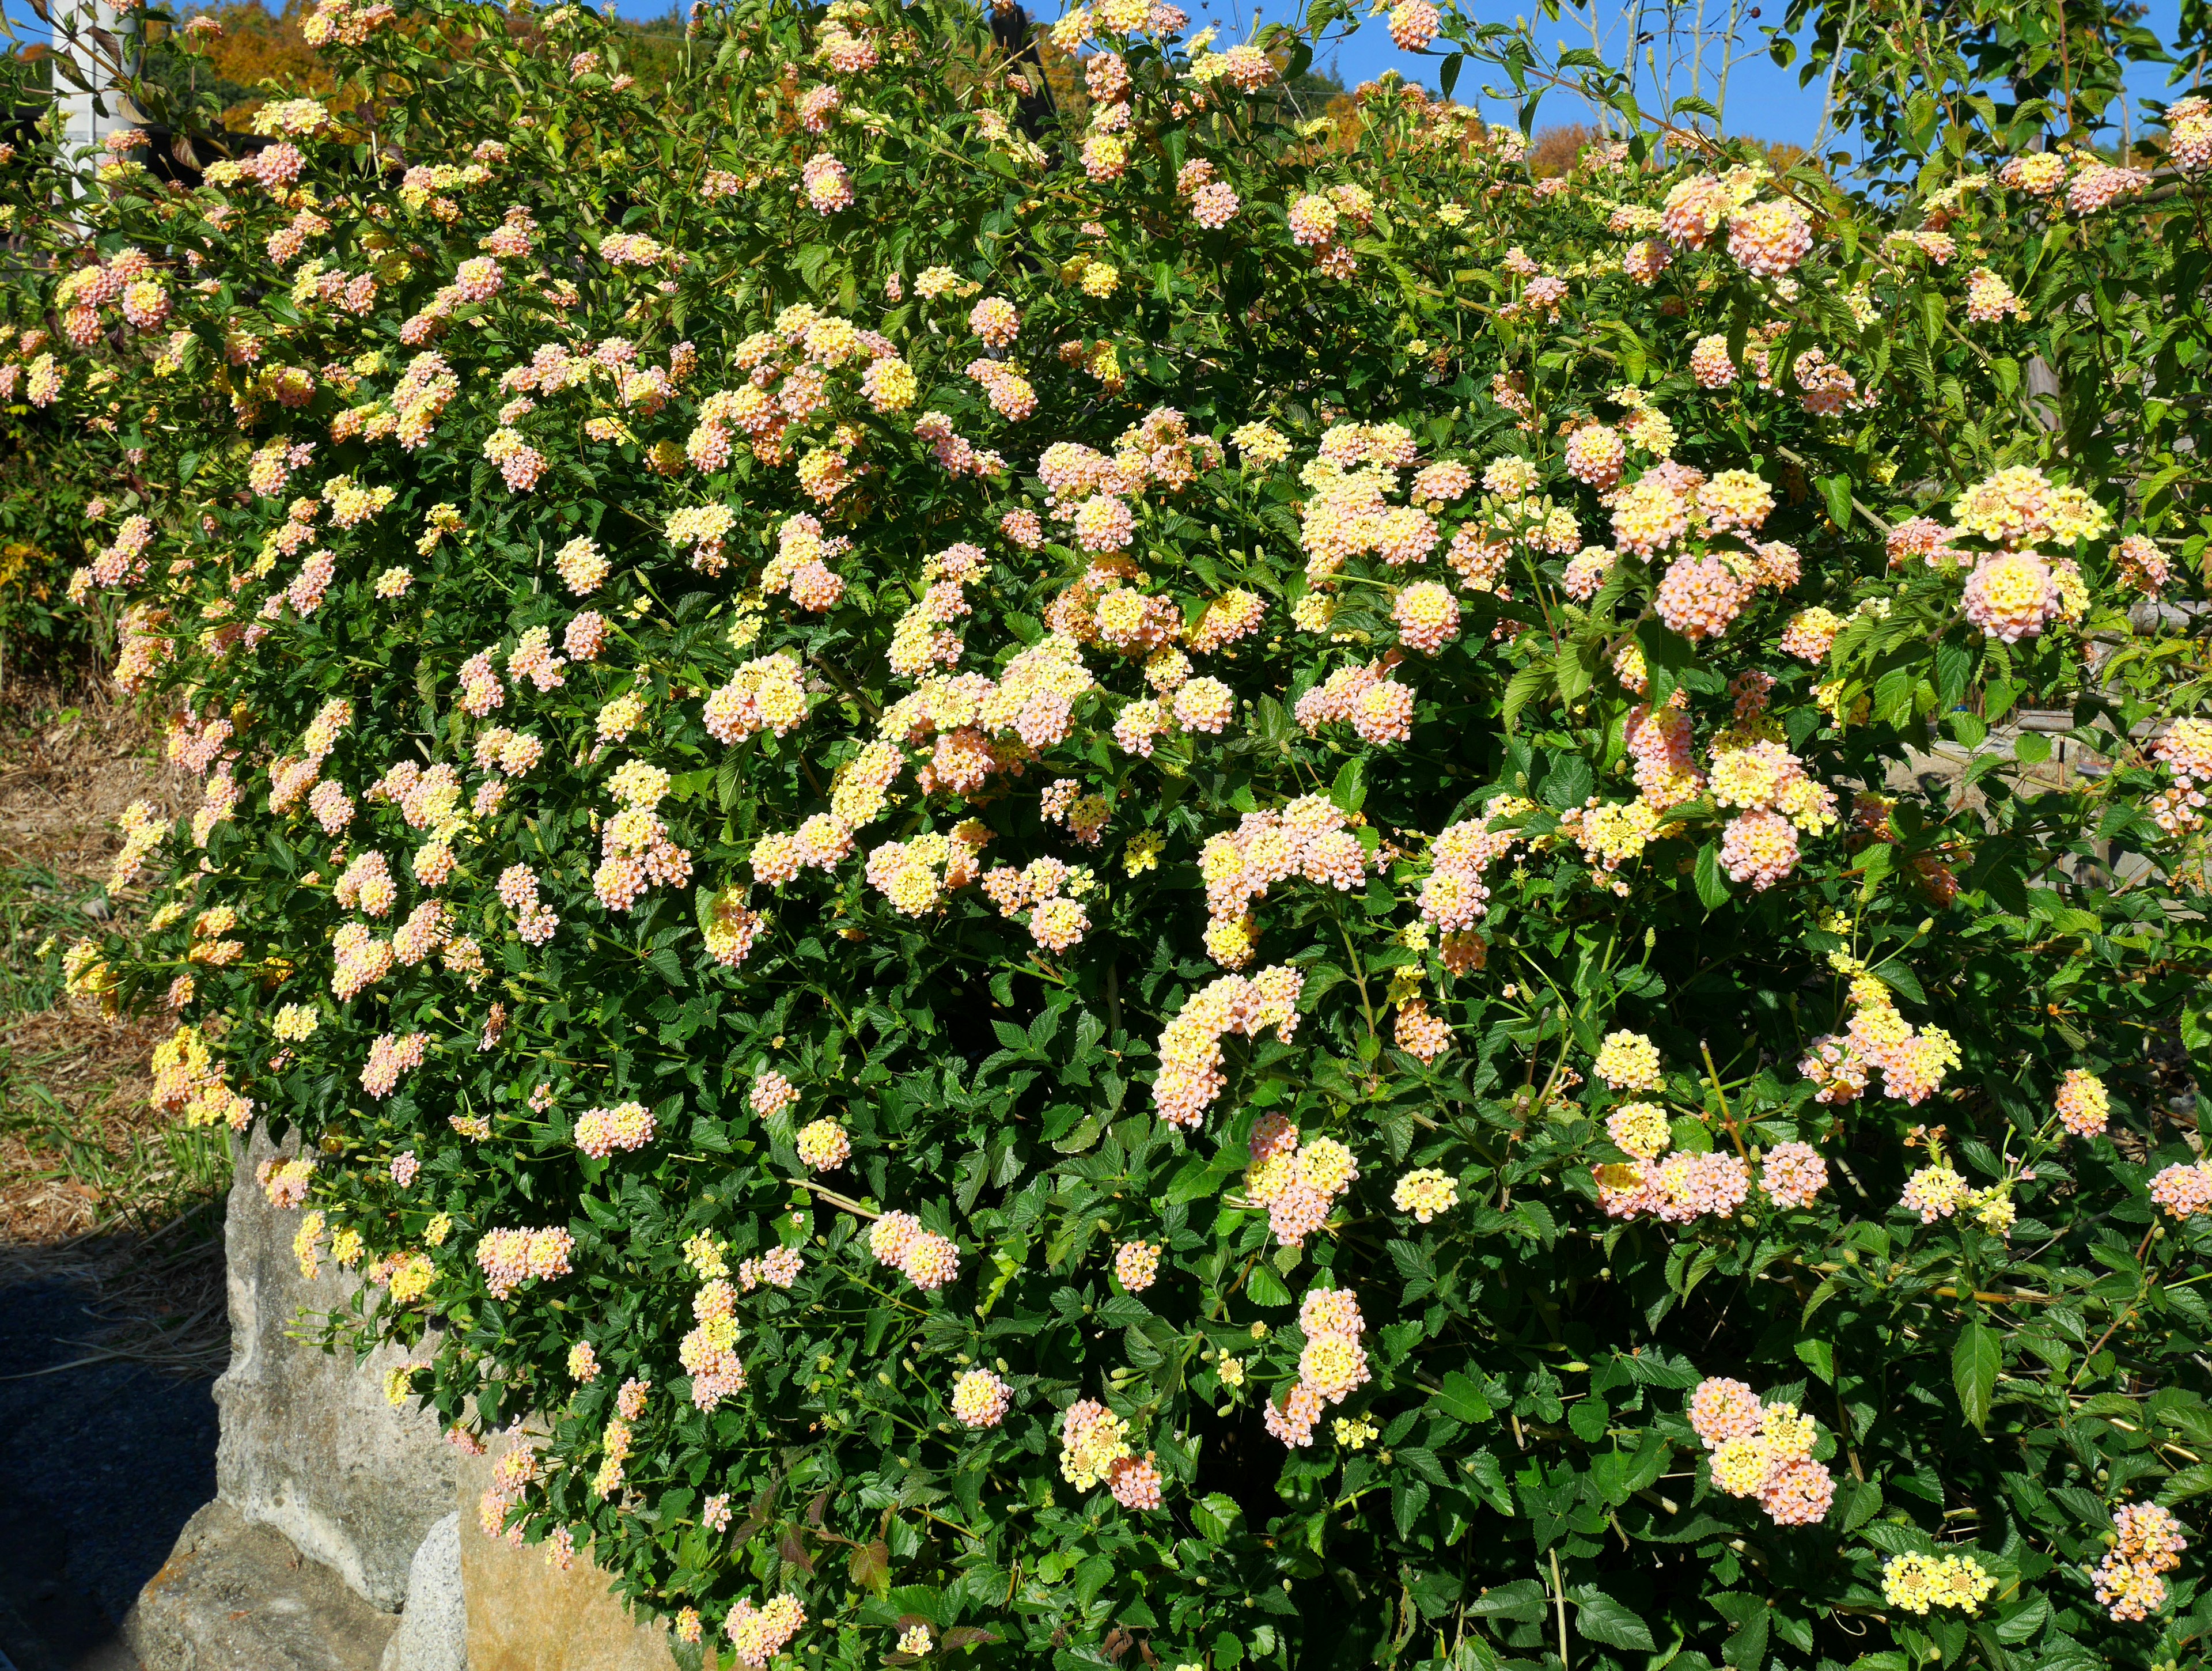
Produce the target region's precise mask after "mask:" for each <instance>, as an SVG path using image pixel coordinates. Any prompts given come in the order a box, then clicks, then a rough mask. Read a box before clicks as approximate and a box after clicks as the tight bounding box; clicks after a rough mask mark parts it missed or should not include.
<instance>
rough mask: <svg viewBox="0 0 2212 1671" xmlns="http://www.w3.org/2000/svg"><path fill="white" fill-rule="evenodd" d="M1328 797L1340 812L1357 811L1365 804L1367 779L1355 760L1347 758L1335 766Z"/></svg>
mask: <svg viewBox="0 0 2212 1671" xmlns="http://www.w3.org/2000/svg"><path fill="white" fill-rule="evenodd" d="M1328 798H1329V799H1330V800H1331V801H1332V802H1334V804H1335V806H1336V810H1337V811H1340V812H1357V811H1358V810H1359V809H1360V808H1361V807H1363V806H1364V805H1366V804H1367V780H1366V776H1365V774H1364V772H1363V771H1362V770H1361V769H1360V765H1359V763H1358V761H1357V760H1347V761H1346V762H1345V763H1344V764H1343V765H1341V766H1340V767H1339V768H1337V772H1336V781H1335V783H1334V784H1333V785H1332V786H1331V787H1330V788H1329V792H1328Z"/></svg>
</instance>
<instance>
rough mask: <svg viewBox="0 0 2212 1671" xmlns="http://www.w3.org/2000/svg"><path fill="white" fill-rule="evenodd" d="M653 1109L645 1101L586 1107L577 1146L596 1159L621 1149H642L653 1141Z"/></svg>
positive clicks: (579, 1117)
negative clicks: (598, 1107) (599, 1107)
mask: <svg viewBox="0 0 2212 1671" xmlns="http://www.w3.org/2000/svg"><path fill="white" fill-rule="evenodd" d="M653 1127H654V1121H653V1111H652V1110H651V1109H648V1108H647V1107H646V1106H645V1104H644V1103H617V1104H616V1105H615V1106H614V1107H613V1108H611V1109H586V1110H585V1111H584V1112H583V1114H581V1115H579V1116H578V1118H577V1121H576V1146H577V1147H578V1148H579V1149H581V1150H582V1151H584V1152H585V1153H586V1154H587V1155H589V1156H590V1157H591V1158H592V1159H593V1160H605V1158H607V1157H608V1156H609V1155H610V1154H611V1153H613V1152H614V1151H616V1150H617V1149H623V1150H635V1149H642V1148H643V1147H645V1145H647V1144H648V1143H650V1142H652V1141H653Z"/></svg>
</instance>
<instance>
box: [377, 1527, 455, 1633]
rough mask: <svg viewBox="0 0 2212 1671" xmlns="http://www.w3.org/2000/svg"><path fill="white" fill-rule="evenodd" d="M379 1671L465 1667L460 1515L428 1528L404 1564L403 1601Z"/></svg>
mask: <svg viewBox="0 0 2212 1671" xmlns="http://www.w3.org/2000/svg"><path fill="white" fill-rule="evenodd" d="M380 1671H469V1617H468V1605H467V1601H466V1599H465V1597H464V1596H463V1595H462V1594H461V1516H460V1514H459V1511H458V1510H456V1511H455V1512H454V1513H453V1514H449V1515H447V1516H446V1517H445V1518H444V1519H443V1520H441V1521H440V1522H438V1523H437V1524H436V1525H435V1526H433V1527H432V1528H430V1534H429V1535H428V1537H426V1538H424V1539H423V1540H422V1547H421V1548H419V1549H417V1550H416V1552H415V1559H413V1560H412V1561H411V1562H410V1563H409V1564H408V1568H407V1606H406V1607H405V1609H404V1611H403V1612H402V1613H400V1615H399V1628H398V1631H397V1632H394V1633H393V1634H392V1640H391V1642H390V1643H389V1644H386V1648H385V1650H384V1662H383V1664H382V1666H381V1667H380Z"/></svg>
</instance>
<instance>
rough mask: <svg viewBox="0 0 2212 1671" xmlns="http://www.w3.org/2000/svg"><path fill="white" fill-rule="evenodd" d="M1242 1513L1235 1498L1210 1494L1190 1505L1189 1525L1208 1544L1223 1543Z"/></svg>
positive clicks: (1218, 1493) (1234, 1527)
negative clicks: (1196, 1529) (1194, 1528)
mask: <svg viewBox="0 0 2212 1671" xmlns="http://www.w3.org/2000/svg"><path fill="white" fill-rule="evenodd" d="M1243 1512H1244V1511H1243V1510H1242V1509H1240V1508H1238V1507H1237V1499H1236V1498H1233V1497H1225V1496H1224V1495H1223V1494H1222V1493H1221V1492H1208V1493H1207V1494H1206V1496H1204V1497H1201V1498H1199V1499H1198V1500H1197V1501H1196V1502H1194V1503H1193V1504H1191V1505H1190V1523H1191V1524H1192V1525H1193V1526H1195V1527H1196V1528H1198V1534H1199V1535H1200V1537H1202V1538H1204V1539H1205V1540H1206V1541H1207V1542H1208V1543H1225V1542H1227V1541H1228V1540H1229V1535H1230V1534H1231V1533H1232V1532H1234V1531H1235V1530H1236V1529H1237V1520H1238V1519H1239V1518H1240V1517H1241V1516H1243Z"/></svg>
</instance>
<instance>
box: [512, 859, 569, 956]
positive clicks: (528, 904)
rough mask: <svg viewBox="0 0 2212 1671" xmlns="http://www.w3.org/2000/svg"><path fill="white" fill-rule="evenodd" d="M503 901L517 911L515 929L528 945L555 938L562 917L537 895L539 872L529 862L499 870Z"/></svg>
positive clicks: (542, 943) (514, 911) (515, 913)
mask: <svg viewBox="0 0 2212 1671" xmlns="http://www.w3.org/2000/svg"><path fill="white" fill-rule="evenodd" d="M499 900H500V903H501V904H502V905H504V906H506V907H507V909H508V910H510V911H512V912H513V913H514V917H515V923H514V932H515V933H517V934H519V935H520V936H521V937H522V942H523V944H524V945H544V944H545V942H546V941H548V940H550V939H552V938H553V931H554V930H555V929H556V928H558V927H560V926H561V919H560V918H559V917H557V916H556V915H555V914H553V911H552V908H551V907H550V906H548V905H546V904H544V902H542V901H540V900H539V898H538V872H535V871H533V870H532V869H531V868H530V866H527V865H509V866H507V868H506V869H505V870H503V871H501V872H500V873H499Z"/></svg>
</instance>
